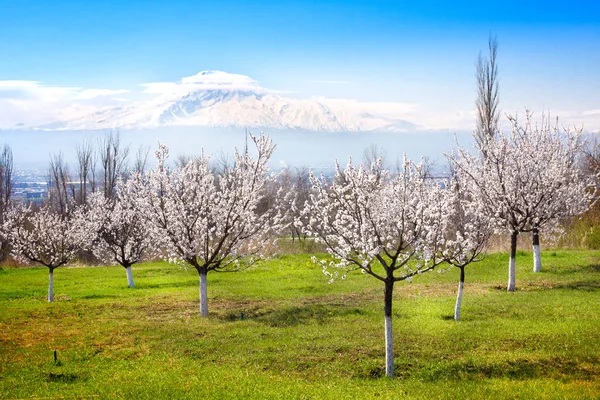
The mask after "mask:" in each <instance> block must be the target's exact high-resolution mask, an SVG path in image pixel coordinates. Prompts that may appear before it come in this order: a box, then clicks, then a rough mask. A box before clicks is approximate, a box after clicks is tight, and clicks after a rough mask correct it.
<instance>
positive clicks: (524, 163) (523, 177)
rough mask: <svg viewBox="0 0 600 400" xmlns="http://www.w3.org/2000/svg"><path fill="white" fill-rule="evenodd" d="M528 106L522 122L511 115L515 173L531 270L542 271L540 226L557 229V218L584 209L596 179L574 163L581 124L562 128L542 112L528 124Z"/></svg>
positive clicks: (579, 146) (565, 216) (579, 144)
mask: <svg viewBox="0 0 600 400" xmlns="http://www.w3.org/2000/svg"><path fill="white" fill-rule="evenodd" d="M531 119H532V114H531V112H529V111H527V112H526V115H525V123H524V124H521V123H520V122H519V120H518V119H517V116H516V115H515V116H509V120H510V122H511V124H512V136H511V137H512V142H513V143H512V146H513V148H514V149H518V153H519V156H520V158H521V163H520V168H519V173H518V174H517V178H518V180H519V184H520V186H521V188H522V192H523V193H522V201H523V203H524V208H525V209H526V210H527V211H526V212H527V214H529V215H530V221H529V225H528V226H527V229H526V230H525V231H527V230H529V231H531V235H532V244H533V256H534V258H533V260H534V262H533V271H534V272H540V271H541V267H542V262H541V257H540V241H539V233H540V230H542V229H545V230H555V231H560V230H561V229H562V227H561V226H560V224H559V223H560V222H561V220H564V219H566V218H569V217H572V216H575V215H579V214H582V213H583V212H585V211H586V210H587V209H588V208H589V206H590V204H591V202H592V201H593V199H594V197H595V190H594V189H595V179H594V177H593V176H591V175H589V174H586V173H585V172H584V171H582V170H581V169H580V167H579V165H577V159H578V157H579V156H580V154H581V151H582V149H583V147H582V140H581V132H582V130H581V129H577V128H564V127H563V128H560V127H559V125H558V119H556V120H555V122H554V123H552V122H551V119H550V118H549V116H547V115H542V118H541V121H540V123H539V124H534V123H532V120H531Z"/></svg>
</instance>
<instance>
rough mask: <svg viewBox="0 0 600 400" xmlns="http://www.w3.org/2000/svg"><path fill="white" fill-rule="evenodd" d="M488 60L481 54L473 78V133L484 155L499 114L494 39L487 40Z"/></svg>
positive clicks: (496, 43)
mask: <svg viewBox="0 0 600 400" xmlns="http://www.w3.org/2000/svg"><path fill="white" fill-rule="evenodd" d="M488 50H489V53H490V54H489V58H484V57H483V56H482V55H481V53H479V57H478V58H477V63H476V70H475V77H476V79H477V100H476V106H477V126H476V127H475V132H474V133H473V135H474V137H475V143H477V147H478V148H479V149H480V150H482V152H483V154H484V155H485V146H486V144H487V142H488V141H489V140H490V139H491V138H493V137H495V136H496V133H497V132H498V120H499V118H500V113H499V110H498V103H499V102H500V96H499V94H498V61H497V54H498V40H496V38H495V37H491V36H490V37H489V39H488Z"/></svg>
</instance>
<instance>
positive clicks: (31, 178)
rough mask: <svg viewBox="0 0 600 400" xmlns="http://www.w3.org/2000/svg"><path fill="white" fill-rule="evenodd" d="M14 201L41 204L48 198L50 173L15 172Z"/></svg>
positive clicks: (38, 171)
mask: <svg viewBox="0 0 600 400" xmlns="http://www.w3.org/2000/svg"><path fill="white" fill-rule="evenodd" d="M14 179H15V181H14V184H13V190H12V199H13V200H14V201H16V202H22V203H39V202H42V201H43V200H44V199H46V198H47V197H48V172H47V171H43V170H38V169H34V170H18V171H15V177H14Z"/></svg>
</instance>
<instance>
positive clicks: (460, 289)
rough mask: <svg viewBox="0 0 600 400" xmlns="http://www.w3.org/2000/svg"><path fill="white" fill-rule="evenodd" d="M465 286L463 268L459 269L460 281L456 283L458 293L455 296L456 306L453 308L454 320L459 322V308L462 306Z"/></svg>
mask: <svg viewBox="0 0 600 400" xmlns="http://www.w3.org/2000/svg"><path fill="white" fill-rule="evenodd" d="M464 286H465V267H462V268H460V280H459V282H458V293H457V295H456V306H454V320H455V321H460V306H461V304H462V296H463V288H464Z"/></svg>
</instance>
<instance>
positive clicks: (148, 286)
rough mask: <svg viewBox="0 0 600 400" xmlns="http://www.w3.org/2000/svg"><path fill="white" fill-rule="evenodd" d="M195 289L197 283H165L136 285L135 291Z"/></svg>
mask: <svg viewBox="0 0 600 400" xmlns="http://www.w3.org/2000/svg"><path fill="white" fill-rule="evenodd" d="M192 286H193V287H197V286H198V281H197V280H196V281H182V282H165V283H141V284H137V283H136V286H135V287H136V288H137V289H165V288H183V287H192Z"/></svg>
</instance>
